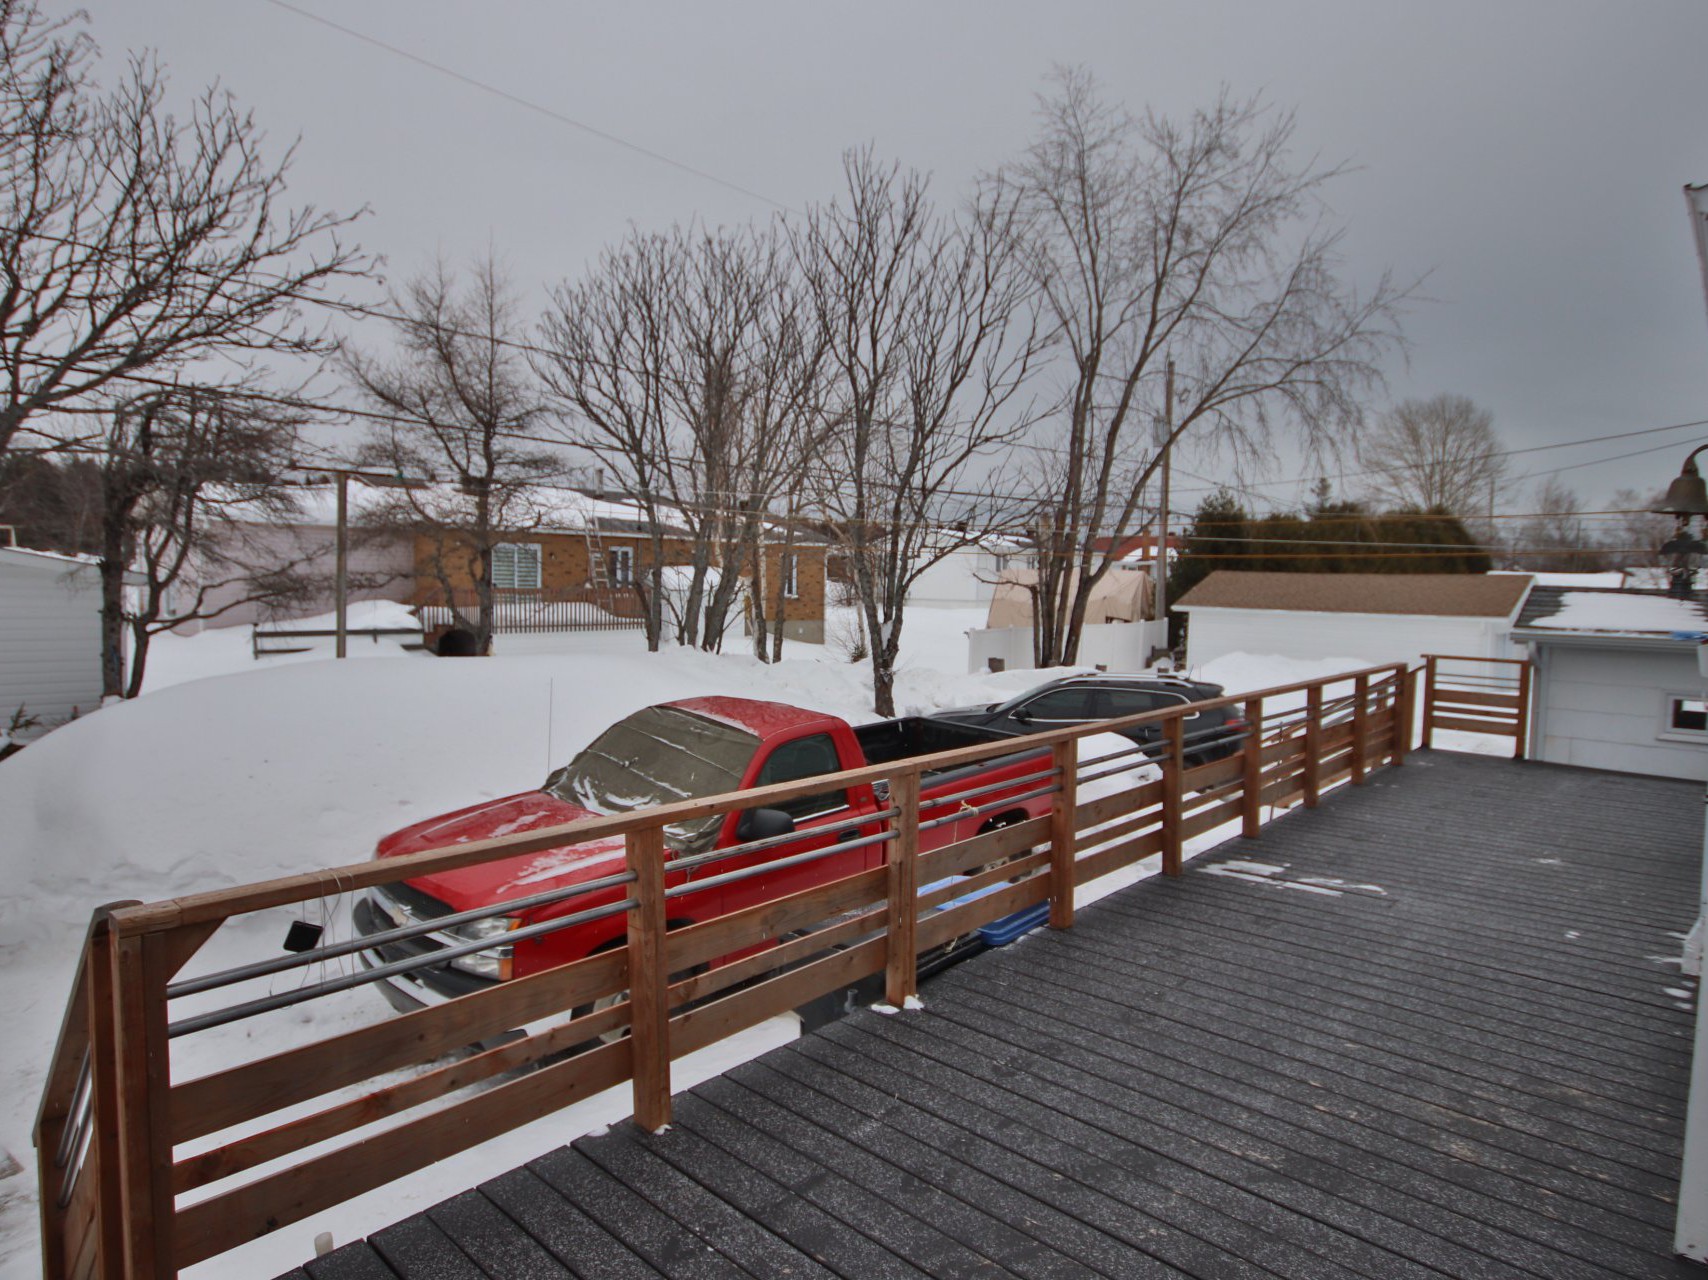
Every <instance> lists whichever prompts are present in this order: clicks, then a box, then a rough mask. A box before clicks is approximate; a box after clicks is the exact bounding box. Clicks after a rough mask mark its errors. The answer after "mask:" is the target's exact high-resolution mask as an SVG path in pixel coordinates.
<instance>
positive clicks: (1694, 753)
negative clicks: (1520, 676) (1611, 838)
mask: <svg viewBox="0 0 1708 1280" xmlns="http://www.w3.org/2000/svg"><path fill="white" fill-rule="evenodd" d="M1536 648H1537V658H1538V663H1537V665H1538V679H1537V687H1536V719H1535V727H1534V742H1535V745H1534V749H1535V750H1536V752H1537V754H1538V755H1539V757H1540V758H1541V759H1543V760H1547V761H1551V762H1552V763H1554V764H1572V765H1581V766H1583V767H1585V768H1589V769H1615V770H1618V771H1620V772H1622V773H1643V774H1652V775H1655V776H1658V777H1663V778H1691V779H1695V780H1698V781H1708V740H1705V739H1696V740H1680V739H1671V738H1667V737H1663V736H1662V735H1663V734H1666V733H1668V732H1669V731H1670V730H1669V726H1668V721H1667V710H1668V709H1667V699H1668V697H1669V695H1673V694H1684V695H1693V696H1697V697H1700V696H1701V693H1702V677H1701V676H1700V675H1699V674H1698V672H1697V666H1696V646H1695V645H1693V644H1680V645H1679V646H1678V648H1677V649H1676V650H1632V649H1619V648H1607V649H1593V648H1578V647H1569V646H1566V645H1550V644H1538V645H1537V646H1536Z"/></svg>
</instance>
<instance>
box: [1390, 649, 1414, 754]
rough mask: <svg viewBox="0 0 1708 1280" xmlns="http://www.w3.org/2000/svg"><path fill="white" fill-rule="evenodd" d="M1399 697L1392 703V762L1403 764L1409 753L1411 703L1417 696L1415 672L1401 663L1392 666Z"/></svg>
mask: <svg viewBox="0 0 1708 1280" xmlns="http://www.w3.org/2000/svg"><path fill="white" fill-rule="evenodd" d="M1394 683H1395V686H1396V687H1397V688H1398V690H1399V697H1398V699H1397V701H1396V702H1395V703H1394V763H1395V764H1396V765H1400V764H1404V763H1405V762H1406V756H1407V755H1409V754H1410V753H1411V718H1412V710H1413V707H1412V703H1413V701H1414V700H1415V699H1416V697H1417V673H1416V672H1415V671H1413V670H1412V669H1411V668H1410V667H1408V666H1406V665H1404V664H1403V663H1402V664H1401V665H1400V666H1398V667H1395V668H1394Z"/></svg>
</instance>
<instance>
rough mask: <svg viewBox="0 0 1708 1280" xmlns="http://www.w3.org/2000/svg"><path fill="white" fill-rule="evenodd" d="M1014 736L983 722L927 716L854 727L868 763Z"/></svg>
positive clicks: (905, 717)
mask: <svg viewBox="0 0 1708 1280" xmlns="http://www.w3.org/2000/svg"><path fill="white" fill-rule="evenodd" d="M1012 736H1013V735H1012V734H1007V733H1003V732H1001V731H999V730H995V729H986V728H984V727H983V726H982V725H970V724H954V723H952V722H950V721H947V720H932V719H928V718H927V717H925V716H902V717H901V718H900V719H898V720H879V721H877V722H876V723H874V724H862V725H857V726H855V728H854V737H855V738H856V739H858V740H859V743H860V750H861V751H862V752H864V753H865V756H866V763H867V764H893V763H894V762H895V761H897V760H910V759H912V758H913V757H914V756H928V755H931V754H932V753H933V752H937V751H953V750H955V749H956V748H957V747H977V746H982V745H983V744H984V743H987V742H996V741H997V740H999V739H1001V738H1008V737H1012Z"/></svg>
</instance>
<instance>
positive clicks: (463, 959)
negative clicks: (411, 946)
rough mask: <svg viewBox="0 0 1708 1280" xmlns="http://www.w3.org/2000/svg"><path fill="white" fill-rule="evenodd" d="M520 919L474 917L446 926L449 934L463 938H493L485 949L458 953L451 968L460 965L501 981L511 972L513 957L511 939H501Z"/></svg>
mask: <svg viewBox="0 0 1708 1280" xmlns="http://www.w3.org/2000/svg"><path fill="white" fill-rule="evenodd" d="M519 924H521V921H520V920H518V919H516V917H515V916H488V917H487V918H486V919H485V920H471V921H469V922H468V923H467V924H460V925H458V926H457V927H456V928H454V929H450V930H447V931H446V932H447V935H448V936H450V937H453V938H456V939H458V940H459V941H461V942H485V941H487V940H488V939H491V940H492V943H493V945H492V946H491V947H489V948H487V949H486V950H485V951H475V952H472V953H471V954H469V955H466V956H458V957H457V958H456V959H454V960H452V961H451V968H453V969H461V970H462V971H463V972H464V973H472V974H474V975H475V976H476V977H477V978H491V979H493V980H494V981H502V980H504V979H506V978H508V977H509V976H510V960H511V952H512V949H511V947H510V945H509V944H508V943H503V942H500V941H499V939H500V938H503V937H504V936H506V935H507V934H508V933H509V932H510V931H511V930H512V929H514V928H515V927H516V926H517V925H519Z"/></svg>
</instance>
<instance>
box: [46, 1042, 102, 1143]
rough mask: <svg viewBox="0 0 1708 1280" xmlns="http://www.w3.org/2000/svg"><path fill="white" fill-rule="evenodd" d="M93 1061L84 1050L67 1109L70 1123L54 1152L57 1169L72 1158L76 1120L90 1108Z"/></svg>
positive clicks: (61, 1135) (60, 1136) (87, 1051)
mask: <svg viewBox="0 0 1708 1280" xmlns="http://www.w3.org/2000/svg"><path fill="white" fill-rule="evenodd" d="M92 1074H93V1071H92V1062H91V1058H90V1054H89V1050H87V1049H85V1050H83V1059H82V1061H81V1062H80V1063H79V1064H78V1067H77V1083H76V1084H75V1085H73V1086H72V1089H71V1105H70V1106H69V1107H68V1108H67V1109H66V1116H67V1118H68V1123H67V1124H66V1126H65V1132H64V1133H62V1134H60V1135H59V1147H58V1149H57V1150H56V1151H55V1152H54V1153H53V1164H54V1168H56V1169H63V1168H65V1162H66V1161H67V1160H69V1159H70V1158H71V1149H72V1147H73V1146H75V1145H76V1141H77V1140H76V1138H75V1137H73V1136H72V1134H73V1129H74V1128H75V1124H74V1121H75V1119H76V1117H77V1115H78V1114H79V1113H80V1112H87V1111H88V1110H89V1098H90V1085H91V1083H92V1079H91V1077H92Z"/></svg>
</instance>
